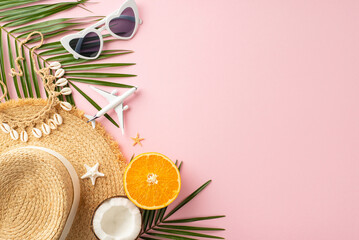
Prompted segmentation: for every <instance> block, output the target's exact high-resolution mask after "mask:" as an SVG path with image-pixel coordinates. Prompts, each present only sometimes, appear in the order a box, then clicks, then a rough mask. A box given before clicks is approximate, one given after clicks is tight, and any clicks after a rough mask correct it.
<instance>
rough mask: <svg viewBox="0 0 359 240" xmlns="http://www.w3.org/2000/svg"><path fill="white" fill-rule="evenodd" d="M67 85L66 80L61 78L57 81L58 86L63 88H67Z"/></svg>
mask: <svg viewBox="0 0 359 240" xmlns="http://www.w3.org/2000/svg"><path fill="white" fill-rule="evenodd" d="M67 83H68V81H67V79H66V78H60V79H59V80H57V81H56V86H59V87H63V86H66V85H67Z"/></svg>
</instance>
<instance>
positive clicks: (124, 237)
mask: <svg viewBox="0 0 359 240" xmlns="http://www.w3.org/2000/svg"><path fill="white" fill-rule="evenodd" d="M141 221H142V217H141V212H140V209H139V208H138V207H136V205H135V204H133V203H132V202H131V201H130V200H129V199H128V198H126V197H113V198H109V199H107V200H105V201H104V202H103V203H101V204H100V205H99V206H98V207H97V209H96V211H95V213H94V215H93V219H92V228H93V231H94V233H95V235H96V237H97V238H98V239H100V240H134V239H136V238H137V237H138V235H139V233H140V231H141V224H142V223H141Z"/></svg>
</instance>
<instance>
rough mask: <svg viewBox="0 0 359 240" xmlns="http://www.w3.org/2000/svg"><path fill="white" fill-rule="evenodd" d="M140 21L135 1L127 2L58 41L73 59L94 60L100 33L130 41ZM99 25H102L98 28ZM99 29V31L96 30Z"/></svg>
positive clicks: (100, 45)
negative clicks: (93, 22)
mask: <svg viewBox="0 0 359 240" xmlns="http://www.w3.org/2000/svg"><path fill="white" fill-rule="evenodd" d="M139 24H142V20H141V19H140V17H139V16H138V9H137V5H136V2H135V0H127V1H126V2H125V3H124V4H122V6H121V7H120V8H119V9H118V10H116V11H115V12H113V13H111V14H110V15H108V16H107V17H105V18H104V19H102V20H101V21H99V22H97V23H96V24H94V25H92V26H90V27H87V28H85V29H84V30H82V31H81V32H79V33H75V34H70V35H67V36H65V37H63V38H62V39H61V40H60V41H61V44H62V46H64V48H65V49H66V50H67V51H68V52H69V53H71V54H72V55H73V56H74V58H76V59H79V58H82V59H96V58H98V56H100V54H101V52H102V47H103V38H102V34H101V32H102V31H103V30H105V29H106V30H107V31H108V32H109V33H110V34H111V35H112V36H113V37H115V38H118V39H123V40H128V39H131V38H132V37H133V36H134V35H135V33H136V31H137V28H138V25H139ZM101 25H104V26H102V27H100V26H101ZM98 27H100V28H99V29H97V28H98Z"/></svg>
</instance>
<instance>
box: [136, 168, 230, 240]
mask: <svg viewBox="0 0 359 240" xmlns="http://www.w3.org/2000/svg"><path fill="white" fill-rule="evenodd" d="M176 166H178V161H176ZM181 166H182V162H181V163H180V164H179V166H178V169H179V170H181ZM210 183H211V180H209V181H207V182H206V183H204V184H203V185H202V186H201V187H199V188H198V189H197V190H195V191H194V192H193V193H192V194H190V195H189V196H187V197H186V198H185V199H183V200H182V201H181V202H180V203H179V204H178V205H177V206H175V207H174V208H173V210H172V211H170V212H169V213H167V214H166V212H167V207H165V208H162V209H158V210H144V211H143V215H142V222H143V227H142V231H141V234H140V239H145V240H152V239H159V238H160V239H163V238H165V239H196V238H193V237H200V238H212V239H224V238H222V237H219V236H216V235H212V234H204V233H201V232H216V231H224V230H225V229H223V228H212V227H198V226H194V225H183V223H193V222H199V221H205V220H211V219H218V218H223V217H225V216H224V215H218V216H207V217H196V218H187V219H175V220H167V219H169V218H170V217H171V216H172V215H173V214H174V213H176V212H177V211H178V210H180V209H181V208H182V207H184V206H185V205H186V204H188V203H189V202H190V201H191V200H192V199H194V198H195V197H196V196H197V195H198V194H199V193H201V192H202V191H203V190H204V189H205V188H206V187H207V186H208V185H209V184H210ZM155 237H159V238H155Z"/></svg>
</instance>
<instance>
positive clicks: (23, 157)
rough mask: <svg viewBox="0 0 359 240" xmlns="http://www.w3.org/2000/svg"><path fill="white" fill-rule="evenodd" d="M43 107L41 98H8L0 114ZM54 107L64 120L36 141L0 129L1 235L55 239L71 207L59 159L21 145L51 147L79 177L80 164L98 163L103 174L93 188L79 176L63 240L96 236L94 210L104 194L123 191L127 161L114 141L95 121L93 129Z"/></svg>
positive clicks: (77, 116) (26, 113)
mask: <svg viewBox="0 0 359 240" xmlns="http://www.w3.org/2000/svg"><path fill="white" fill-rule="evenodd" d="M45 105H46V100H43V99H23V100H17V101H8V102H6V103H2V104H0V112H2V113H5V114H10V115H12V116H29V115H31V114H33V113H36V112H37V111H40V110H41V109H42V108H43V107H44V106H45ZM57 111H58V112H59V113H60V115H61V116H62V117H63V120H64V122H63V124H62V125H60V126H59V127H58V128H57V129H56V130H53V132H52V133H51V134H50V135H47V136H43V137H42V138H40V139H37V138H35V137H34V136H33V135H32V134H29V141H28V142H27V143H24V142H21V141H20V140H17V141H14V140H12V139H11V137H10V135H9V134H5V133H3V132H0V239H24V240H25V239H36V240H42V239H43V240H45V239H46V240H49V239H57V238H58V237H59V235H60V234H61V230H62V229H63V225H64V224H65V219H66V218H67V215H68V212H69V208H70V207H71V206H68V204H67V203H68V201H67V200H68V198H71V199H72V197H73V192H72V186H71V184H70V186H69V183H68V182H67V181H68V179H69V177H68V176H64V175H63V174H61V173H60V172H63V171H62V170H63V169H61V166H58V164H59V163H58V160H56V159H55V158H54V157H51V156H50V155H49V154H46V153H40V152H39V151H36V150H33V149H17V148H19V147H22V146H29V145H31V146H40V147H45V148H49V149H52V150H54V151H56V152H58V153H60V154H61V155H63V156H64V157H65V158H67V159H68V160H69V161H70V162H71V163H72V165H73V167H74V168H75V170H76V172H77V174H78V176H79V177H81V176H82V175H84V174H85V173H86V169H85V167H84V164H87V165H89V166H94V165H95V164H96V163H99V164H100V168H99V171H100V172H102V173H104V174H105V177H101V178H98V179H97V181H96V185H95V186H93V185H92V184H91V181H90V179H84V180H80V184H81V200H80V206H79V209H78V212H77V215H76V218H75V221H74V224H73V226H72V228H71V231H70V233H69V235H68V237H67V240H84V239H86V240H95V239H96V237H95V235H94V234H93V232H92V230H91V220H92V215H93V213H94V210H95V209H96V207H97V206H98V205H99V204H100V203H101V202H102V201H104V200H106V199H107V198H110V197H113V196H118V195H124V194H125V193H124V189H123V182H122V178H123V172H124V169H125V165H126V163H125V159H124V158H123V156H122V154H121V152H120V149H119V146H118V144H117V143H116V142H114V141H113V140H112V139H111V137H110V136H109V135H107V134H106V132H105V131H104V129H103V128H102V127H101V126H100V125H99V124H97V125H96V129H95V130H94V129H92V127H91V125H90V124H88V123H86V118H84V117H83V113H82V112H80V111H79V110H76V109H74V110H72V111H70V112H66V111H63V110H61V109H60V108H59V109H57ZM48 117H49V118H50V117H51V116H50V115H49V116H48ZM10 165H11V166H10ZM55 168H56V169H55ZM34 179H35V180H34ZM32 180H34V181H32ZM12 185H14V186H16V187H11V186H12ZM70 202H72V200H71V201H70ZM35 213H36V214H35ZM16 215H17V216H18V217H16ZM14 220H15V221H14ZM59 230H60V232H59ZM11 234H13V235H11ZM16 234H22V236H21V237H19V236H18V235H16Z"/></svg>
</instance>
